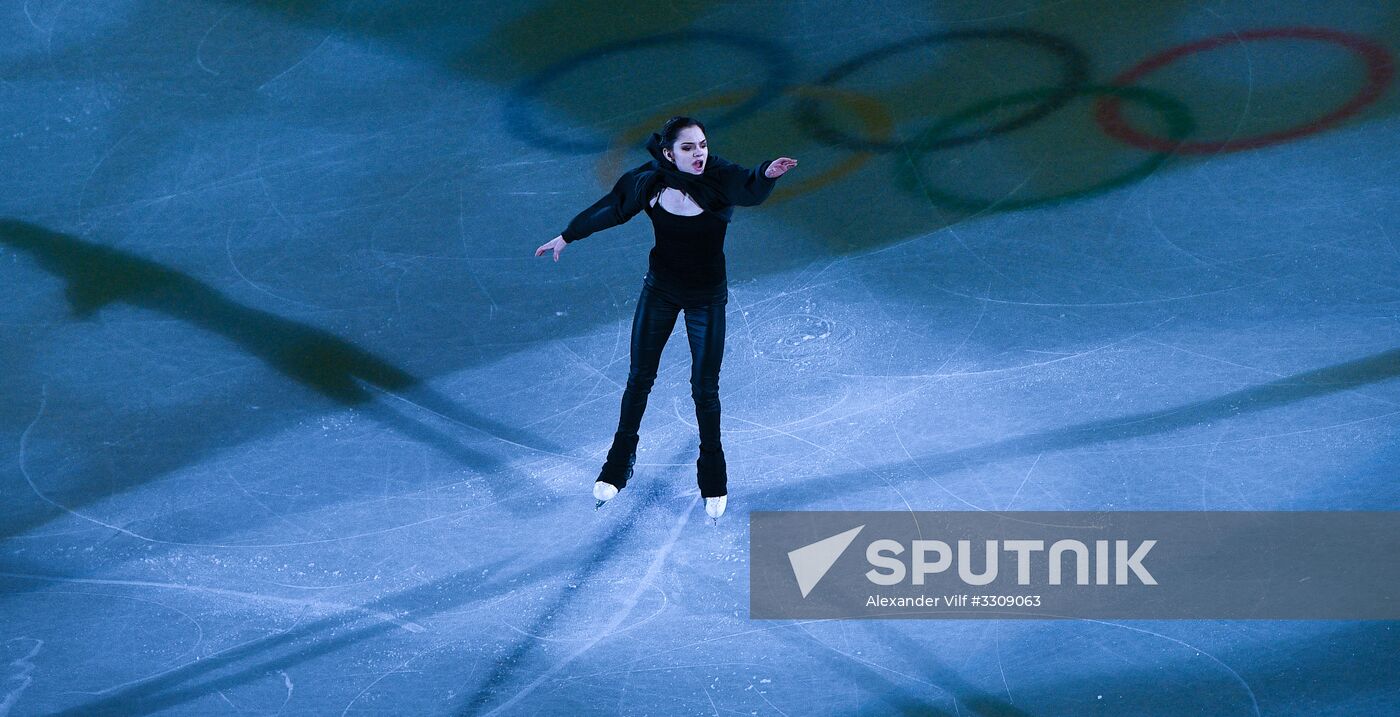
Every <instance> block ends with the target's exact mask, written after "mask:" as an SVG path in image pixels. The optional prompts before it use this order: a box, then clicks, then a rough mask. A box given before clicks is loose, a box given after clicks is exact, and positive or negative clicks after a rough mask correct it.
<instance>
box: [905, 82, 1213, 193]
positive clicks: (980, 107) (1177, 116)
mask: <svg viewBox="0 0 1400 717" xmlns="http://www.w3.org/2000/svg"><path fill="white" fill-rule="evenodd" d="M1058 92H1059V90H1058V89H1051V90H1031V91H1029V92H1018V93H1016V94H1013V95H1008V96H1006V97H998V98H996V99H991V100H987V101H985V102H981V103H979V104H976V105H973V106H972V107H969V108H967V109H966V110H963V111H962V112H959V113H957V114H955V115H953V116H951V117H948V118H947V119H945V120H943V121H941V122H939V123H938V124H936V125H934V126H933V127H930V128H929V129H928V130H927V131H925V132H924V134H923V135H921V136H920V137H918V138H917V139H915V140H914V142H913V143H912V149H913V151H911V152H910V155H909V156H908V157H907V158H906V159H905V160H903V161H900V162H898V164H897V166H896V170H897V171H898V172H899V174H900V178H901V179H902V180H903V185H904V187H905V188H907V189H909V190H910V191H911V192H913V193H915V194H920V193H922V194H923V195H924V196H926V197H928V198H929V200H930V201H932V202H933V203H935V204H939V205H943V206H948V207H954V208H957V209H965V210H967V211H970V212H981V211H986V210H988V209H993V208H995V209H1002V210H1011V209H1025V208H1028V207H1033V206H1036V205H1040V204H1049V203H1052V202H1058V201H1063V200H1066V199H1074V198H1078V197H1085V196H1089V195H1091V194H1097V193H1099V192H1103V191H1107V190H1109V189H1112V188H1114V187H1119V186H1122V185H1124V184H1128V183H1130V182H1133V181H1136V180H1138V179H1142V178H1144V177H1146V176H1147V175H1149V174H1152V173H1153V172H1154V171H1156V170H1157V168H1158V167H1160V166H1162V163H1163V162H1165V161H1167V160H1168V159H1170V158H1171V152H1170V147H1168V148H1167V149H1166V150H1161V151H1158V152H1157V153H1155V154H1153V155H1152V156H1150V157H1148V158H1147V159H1146V160H1144V161H1143V162H1141V163H1139V164H1137V165H1135V166H1134V167H1132V168H1131V169H1129V170H1128V171H1126V172H1123V173H1121V174H1119V175H1117V176H1115V177H1111V178H1109V179H1105V180H1104V181H1102V182H1099V183H1098V184H1095V185H1094V186H1092V187H1088V188H1086V189H1077V190H1074V191H1070V192H1061V193H1059V194H1055V195H1051V196H1047V197H1036V198H1032V199H1007V198H1002V199H976V198H972V197H965V196H962V195H959V194H955V193H953V192H951V191H945V190H942V189H937V188H934V187H932V185H931V184H930V183H929V182H927V181H925V180H924V178H923V177H922V175H920V174H919V169H918V167H917V166H916V165H915V162H916V158H917V157H919V156H921V155H922V152H920V151H919V150H921V149H923V148H925V147H929V146H934V145H936V144H937V143H938V141H939V140H940V139H941V138H942V137H943V135H944V134H945V133H947V132H949V131H951V130H952V129H955V128H956V127H957V126H958V125H959V124H962V123H964V122H967V121H969V120H972V119H975V118H977V117H979V116H981V115H983V114H986V113H988V112H992V111H995V110H997V109H1000V108H1001V107H1004V106H1006V105H1017V104H1028V103H1032V102H1042V101H1044V99H1045V97H1046V96H1047V95H1050V94H1052V93H1058ZM1076 94H1078V95H1107V96H1110V97H1113V98H1115V99H1122V100H1131V101H1134V102H1141V103H1142V104H1144V105H1147V106H1148V107H1150V108H1152V109H1153V110H1155V111H1156V112H1157V113H1158V114H1160V115H1161V116H1162V118H1163V119H1164V120H1165V121H1166V124H1167V133H1168V136H1169V137H1171V138H1172V139H1174V140H1178V141H1179V140H1181V139H1183V138H1185V137H1187V136H1188V135H1190V134H1191V133H1192V132H1193V131H1194V130H1195V127H1196V123H1195V122H1193V121H1192V120H1191V115H1190V113H1189V112H1188V111H1187V110H1186V106H1185V105H1183V104H1182V103H1181V102H1179V101H1177V100H1175V99H1172V98H1171V97H1168V96H1167V95H1164V94H1162V93H1160V92H1153V91H1151V90H1147V89H1143V88H1140V87H1116V86H1108V85H1091V86H1087V87H1080V88H1079V89H1078V90H1076Z"/></svg>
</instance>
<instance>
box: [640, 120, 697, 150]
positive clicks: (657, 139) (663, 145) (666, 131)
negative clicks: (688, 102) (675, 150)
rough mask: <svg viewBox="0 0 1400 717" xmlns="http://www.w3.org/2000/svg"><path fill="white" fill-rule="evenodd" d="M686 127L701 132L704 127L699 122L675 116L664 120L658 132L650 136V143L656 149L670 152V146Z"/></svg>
mask: <svg viewBox="0 0 1400 717" xmlns="http://www.w3.org/2000/svg"><path fill="white" fill-rule="evenodd" d="M686 127H699V128H700V131H701V132H705V125H704V124H703V123H701V122H700V120H698V119H694V118H692V117H686V116H684V115H676V116H675V117H672V118H671V119H668V120H666V124H664V125H661V131H660V132H656V133H654V134H652V136H651V141H652V143H653V144H654V145H655V146H656V149H658V150H662V149H664V150H667V151H670V149H671V146H672V145H674V144H675V143H676V138H677V137H679V136H680V134H681V130H683V129H685V128H686ZM707 134H708V133H707ZM653 154H654V153H653Z"/></svg>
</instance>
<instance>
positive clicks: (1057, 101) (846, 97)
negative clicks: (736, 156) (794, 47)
mask: <svg viewBox="0 0 1400 717" xmlns="http://www.w3.org/2000/svg"><path fill="white" fill-rule="evenodd" d="M1276 39H1288V40H1305V41H1314V42H1322V43H1328V44H1331V45H1335V46H1339V47H1341V48H1343V49H1345V50H1347V51H1349V52H1350V53H1352V54H1353V55H1354V56H1356V57H1357V58H1359V59H1360V60H1361V63H1362V65H1363V67H1364V71H1365V81H1364V83H1363V86H1362V87H1361V89H1360V90H1359V91H1358V92H1357V93H1356V94H1355V95H1354V96H1353V97H1352V98H1351V99H1349V100H1348V101H1346V102H1345V103H1343V104H1342V105H1341V106H1340V107H1337V108H1335V109H1333V110H1331V111H1329V112H1326V113H1325V114H1323V115H1321V116H1320V117H1317V118H1316V119H1313V120H1310V121H1307V122H1304V123H1302V124H1299V125H1297V126H1294V127H1291V128H1288V129H1284V130H1280V131H1275V132H1268V133H1264V134H1259V135H1256V136H1253V137H1244V138H1231V139H1226V140H1218V141H1210V140H1193V139H1191V138H1190V135H1191V134H1193V133H1194V131H1195V129H1196V127H1195V122H1194V121H1193V120H1192V119H1191V116H1190V113H1189V111H1188V109H1187V103H1184V102H1182V101H1180V100H1178V99H1174V98H1172V97H1170V96H1168V95H1165V94H1163V93H1161V92H1160V91H1151V90H1148V89H1145V88H1142V87H1139V86H1137V85H1136V84H1135V83H1137V82H1138V81H1139V80H1141V79H1142V78H1144V77H1146V76H1148V75H1150V74H1151V73H1153V72H1155V71H1158V70H1160V69H1161V68H1163V67H1165V66H1167V65H1169V64H1172V63H1174V62H1176V61H1178V60H1180V59H1182V58H1184V57H1187V56H1189V55H1192V54H1196V53H1201V52H1205V51H1208V50H1212V49H1216V48H1220V47H1224V46H1227V45H1230V44H1232V43H1241V44H1242V43H1246V42H1254V41H1259V40H1276ZM958 41H975V42H983V41H990V42H1006V43H1014V44H1019V45H1024V46H1027V47H1029V48H1032V49H1034V50H1035V51H1037V52H1040V53H1043V54H1045V55H1047V56H1048V57H1051V58H1053V59H1057V60H1058V62H1059V72H1058V76H1057V77H1056V78H1054V79H1053V80H1052V81H1051V84H1050V85H1049V86H1047V87H1044V88H1041V89H1036V90H1030V91H1024V92H1017V93H1015V94H1011V95H1009V96H1004V97H994V98H989V99H986V100H983V101H980V102H977V103H975V104H973V105H972V106H970V107H966V108H961V109H954V111H952V112H951V113H949V114H946V115H944V116H942V117H936V118H930V119H931V121H932V124H931V126H929V127H928V128H927V129H925V130H922V131H921V132H920V133H919V134H918V135H916V137H915V138H914V139H912V140H907V141H905V140H903V139H901V138H899V137H897V136H895V132H894V127H895V117H894V116H893V113H892V112H891V111H890V109H889V108H888V107H886V106H884V105H883V104H881V103H880V102H879V100H878V99H877V98H875V97H873V96H871V95H870V94H867V93H862V92H860V91H858V90H855V89H851V88H846V87H841V86H838V83H840V82H841V81H842V80H849V79H850V78H851V77H852V76H853V75H855V74H856V73H857V72H858V71H860V70H862V69H863V68H867V67H870V66H872V65H874V64H876V63H879V62H882V61H885V60H887V59H888V58H891V57H894V56H896V55H899V54H900V53H905V52H908V51H910V50H913V49H915V48H918V47H922V46H929V45H941V44H945V43H951V42H958ZM693 42H698V43H707V44H712V45H717V46H720V47H721V48H723V49H725V50H734V51H737V52H740V53H747V54H749V55H751V56H753V57H756V58H758V59H759V60H760V61H761V62H762V63H763V68H762V75H763V80H762V82H761V83H760V84H759V85H757V86H755V87H752V88H750V89H748V90H745V91H728V92H723V93H721V94H718V95H714V96H711V97H708V98H706V99H703V100H698V101H696V100H687V102H686V104H685V105H684V109H680V108H677V112H678V113H684V112H688V111H690V110H693V109H695V108H708V107H728V108H729V109H728V110H727V111H724V112H723V113H722V114H720V115H719V116H717V117H714V118H709V119H707V122H706V124H707V125H709V126H710V127H711V128H712V129H713V128H714V127H716V126H720V125H723V124H726V123H729V122H734V121H737V120H739V119H741V118H745V117H750V116H753V115H754V114H755V113H757V112H759V111H760V110H762V109H763V108H764V107H766V106H767V105H768V104H769V103H772V102H774V101H776V100H778V99H779V98H781V97H783V96H785V95H792V96H794V97H796V98H797V102H796V103H795V105H794V107H793V117H794V119H795V120H796V124H798V125H799V126H802V127H805V128H807V129H808V130H809V131H810V133H811V134H812V136H813V137H814V138H815V139H817V140H818V141H821V142H823V143H825V144H828V145H831V146H835V147H838V148H841V149H845V150H848V151H850V152H852V156H851V157H850V158H849V159H847V160H844V161H842V162H839V163H837V164H836V165H834V166H832V167H830V168H829V169H827V170H825V171H823V172H821V173H818V174H816V175H815V176H811V177H806V176H803V177H800V178H794V179H795V180H796V181H788V182H784V184H783V186H782V187H780V188H779V190H778V192H777V193H775V194H774V198H775V199H778V200H782V199H786V198H790V197H792V196H794V195H796V194H798V193H801V192H805V191H810V190H812V189H815V188H818V187H821V186H825V185H827V184H830V183H832V182H833V181H835V180H837V179H839V178H841V177H844V176H847V175H849V174H851V173H853V172H855V171H857V170H859V169H860V168H861V167H863V166H864V165H865V164H866V163H867V162H868V161H869V160H870V158H871V157H872V156H873V155H875V154H879V153H889V152H893V151H896V150H898V151H899V152H901V153H902V154H904V155H905V156H904V157H903V158H901V159H897V160H896V162H895V171H896V172H897V173H898V176H899V177H900V179H902V180H903V181H902V182H901V183H902V184H903V185H904V186H905V187H906V188H908V189H910V190H911V191H914V192H915V193H916V194H918V195H919V196H922V197H925V198H926V199H928V200H929V201H931V202H933V203H935V204H939V205H943V206H947V207H950V208H956V209H960V210H966V211H973V212H981V211H986V210H989V209H1018V208H1025V207H1029V206H1034V205H1039V204H1044V203H1047V202H1055V201H1062V200H1065V199H1069V198H1072V197H1079V196H1085V195H1087V194H1092V193H1096V192H1102V191H1105V190H1107V189H1110V188H1113V187H1117V186H1121V185H1123V184H1125V183H1128V182H1131V181H1134V180H1139V179H1142V178H1144V177H1146V176H1147V175H1149V174H1151V173H1152V172H1153V171H1155V170H1156V169H1158V168H1159V167H1161V166H1162V164H1163V163H1164V162H1165V161H1167V160H1168V159H1169V158H1170V157H1171V156H1173V155H1177V154H1212V153H1218V152H1231V151H1239V150H1244V149H1253V148H1258V147H1263V146H1267V145H1271V144H1276V143H1279V142H1283V141H1286V140H1290V139H1296V138H1299V137H1303V136H1305V135H1308V134H1312V133H1315V132H1319V131H1322V130H1324V129H1328V128H1330V127H1334V126H1336V125H1338V124H1340V123H1341V122H1343V121H1344V120H1346V119H1347V118H1348V117H1352V116H1354V115H1356V114H1357V113H1358V112H1360V111H1361V110H1362V109H1363V108H1365V107H1366V106H1368V105H1370V104H1372V103H1374V102H1375V101H1376V100H1377V99H1379V98H1380V96H1381V95H1382V94H1383V93H1384V92H1385V90H1386V88H1387V87H1388V86H1389V85H1390V83H1391V82H1392V81H1393V79H1394V75H1395V64H1394V58H1393V57H1392V56H1391V54H1390V53H1389V52H1388V51H1387V50H1386V49H1385V47H1383V46H1382V45H1381V44H1379V43H1377V42H1376V41H1374V40H1371V39H1368V38H1365V37H1362V36H1360V35H1356V34H1352V33H1347V32H1342V31H1339V30H1331V29H1327V28H1312V27H1284V28H1269V29H1258V30H1248V31H1242V32H1239V33H1228V34H1222V35H1216V36H1212V37H1208V38H1205V39H1202V40H1197V41H1194V42H1190V43H1186V44H1184V45H1180V46H1178V47H1175V48H1171V49H1168V50H1164V51H1162V52H1159V53H1157V54H1155V55H1152V56H1151V57H1148V58H1147V59H1145V60H1143V61H1141V62H1139V63H1137V64H1136V65H1134V66H1132V67H1130V68H1128V69H1127V70H1125V71H1123V72H1121V73H1119V74H1118V75H1117V76H1115V77H1113V78H1112V79H1111V80H1109V81H1108V82H1106V83H1099V84H1095V83H1093V82H1091V79H1090V62H1089V59H1088V58H1087V56H1086V55H1085V53H1084V52H1083V51H1082V50H1080V49H1079V48H1077V47H1075V46H1074V45H1073V44H1072V43H1070V42H1069V41H1068V40H1065V39H1062V38H1059V37H1056V36H1054V35H1050V34H1047V33H1043V32H1037V31H1033V30H1025V29H1008V28H1002V29H979V30H961V31H953V32H938V33H931V34H926V35H920V36H917V37H913V38H910V39H905V40H900V41H897V42H895V43H892V44H890V45H886V46H883V47H880V48H877V49H874V50H869V51H867V52H864V53H862V54H860V55H858V56H856V57H854V58H852V59H849V60H846V61H844V62H841V63H840V64H838V65H837V66H836V67H834V68H832V69H831V70H829V71H827V72H826V73H824V74H822V75H821V76H820V78H819V79H818V80H816V81H815V82H814V83H812V84H795V83H794V82H793V81H792V77H793V74H794V71H793V64H792V60H791V57H790V55H789V54H788V52H787V51H786V50H785V49H783V48H781V47H780V46H778V45H774V44H772V43H770V42H767V41H766V40H763V39H760V38H754V37H748V36H744V35H728V34H722V33H718V32H713V31H706V30H687V31H685V32H677V33H666V34H661V35H653V36H649V37H644V38H639V39H635V40H628V41H623V42H617V43H612V44H608V45H603V46H600V47H597V48H594V49H591V50H588V51H586V52H584V53H582V54H581V55H578V56H576V57H573V58H570V59H568V60H564V61H560V62H557V63H555V64H553V65H551V66H550V67H548V68H546V69H545V70H544V71H542V72H540V73H539V74H537V75H535V76H534V77H532V78H531V79H529V80H527V81H526V82H524V83H523V84H522V85H521V86H520V88H519V89H518V90H517V91H516V97H515V98H514V100H513V101H512V103H511V104H510V105H509V106H508V107H507V111H508V115H507V118H508V120H509V123H510V125H511V126H512V127H513V128H514V129H516V130H517V131H518V132H519V133H520V134H521V135H522V136H524V137H525V138H526V139H528V140H530V141H532V142H534V143H536V144H540V145H543V146H547V147H551V148H554V149H558V150H562V151H570V152H573V151H579V150H583V151H589V152H602V151H604V150H608V151H607V152H606V154H605V156H604V157H603V158H602V160H601V161H600V163H599V169H600V170H601V171H602V175H601V177H602V178H601V180H600V181H602V183H603V184H604V185H608V184H611V182H612V179H613V177H614V176H615V175H616V173H617V172H618V171H620V166H618V165H619V164H620V162H621V159H622V155H621V152H622V151H624V150H626V149H628V148H629V147H630V146H632V145H633V144H634V143H636V142H638V141H639V140H641V139H643V138H645V137H648V136H649V135H650V132H651V131H654V128H655V126H659V125H660V124H661V122H662V121H663V120H664V119H665V118H666V117H667V116H669V115H670V114H673V113H658V114H657V115H656V116H655V117H652V118H648V120H647V121H646V123H645V124H644V125H643V126H641V127H637V128H632V129H628V130H627V131H626V132H624V133H623V136H622V144H621V145H618V144H609V143H607V142H604V141H593V142H585V141H574V140H568V139H565V138H562V137H559V136H554V135H550V134H548V133H547V132H545V131H544V130H542V129H540V128H539V127H537V126H536V125H535V124H534V122H533V121H532V119H531V116H530V113H529V112H528V110H529V107H530V105H531V104H532V102H531V101H532V100H533V99H535V98H536V97H538V96H539V95H540V94H542V93H543V91H544V89H545V88H546V87H547V86H549V85H550V84H551V83H553V82H556V81H558V79H559V78H560V77H561V76H566V75H567V74H568V73H569V72H571V71H574V70H576V69H577V68H579V67H581V66H583V65H584V64H586V63H589V62H594V61H597V60H599V59H602V58H606V57H610V56H613V55H618V54H622V53H626V52H631V51H634V50H638V49H642V48H650V47H659V46H669V45H676V44H682V43H693ZM1086 95H1088V96H1093V97H1096V98H1097V99H1096V101H1095V103H1094V111H1093V117H1094V120H1095V123H1096V124H1097V126H1098V127H1099V128H1100V129H1101V130H1102V131H1103V132H1104V133H1105V134H1106V135H1107V136H1108V137H1110V138H1112V139H1115V140H1118V141H1120V142H1122V143H1124V144H1125V145H1126V146H1128V147H1132V148H1134V149H1137V150H1143V151H1146V152H1150V153H1152V154H1151V155H1150V156H1148V157H1147V158H1145V159H1144V160H1142V161H1141V162H1139V163H1138V164H1135V165H1133V166H1132V167H1130V168H1129V169H1128V170H1127V171H1125V172H1122V173H1120V174H1117V175H1115V176H1113V177H1109V178H1107V179H1104V180H1102V181H1099V182H1097V183H1095V184H1094V185H1093V186H1091V187H1088V188H1080V189H1076V190H1073V191H1059V192H1056V193H1053V194H1051V195H1049V196H1043V197H1035V198H1023V199H1019V198H1018V199H1012V198H1010V197H1003V198H1001V199H996V200H993V199H985V198H977V197H972V196H967V195H964V194H960V193H957V192H954V191H950V190H946V189H942V188H937V187H931V186H930V185H929V183H928V182H927V181H925V180H926V179H927V178H926V177H924V176H922V175H921V174H920V169H919V166H918V164H917V162H918V157H919V156H922V155H924V154H927V153H930V152H934V151H937V150H943V149H949V148H952V147H957V146H960V145H965V144H968V143H971V142H977V141H983V140H987V139H991V138H994V137H998V136H1001V135H1005V134H1007V133H1009V132H1012V131H1014V130H1017V129H1020V128H1023V127H1025V126H1027V125H1029V124H1031V123H1033V122H1036V121H1038V120H1040V119H1043V118H1045V117H1046V116H1048V115H1050V114H1051V113H1053V112H1056V111H1058V110H1060V109H1062V108H1063V107H1064V106H1065V105H1066V104H1068V103H1069V102H1070V101H1071V100H1073V99H1075V98H1077V97H1083V96H1086ZM1125 101H1126V102H1134V103H1138V104H1141V105H1144V106H1146V107H1147V108H1149V109H1151V110H1153V111H1154V112H1155V113H1156V114H1158V115H1160V116H1161V118H1162V120H1163V127H1164V132H1165V135H1166V136H1153V135H1152V134H1149V133H1148V132H1147V131H1144V130H1143V129H1140V128H1137V127H1134V126H1132V125H1130V124H1129V123H1128V120H1126V119H1125V118H1124V116H1123V113H1122V110H1121V105H1122V103H1123V102H1125ZM827 103H831V104H833V105H838V106H842V107H844V108H845V110H847V111H848V112H849V113H851V114H853V115H855V116H856V118H857V119H858V120H859V122H860V123H861V125H863V130H861V132H862V134H859V135H853V134H850V133H848V132H843V131H842V130H840V129H838V128H836V127H834V126H832V123H831V121H830V120H831V115H830V114H829V113H830V112H831V110H829V109H824V108H823V105H825V104H827ZM1021 106H1024V107H1025V108H1026V109H1025V110H1024V111H1021V112H1019V113H1017V114H1015V115H1013V116H1011V117H1009V118H1007V119H1001V120H1000V121H999V122H997V123H996V124H987V125H982V124H977V123H975V122H974V121H975V120H977V119H979V118H984V117H987V116H989V115H993V114H994V113H998V114H996V115H995V116H997V117H1002V116H1004V115H1001V114H999V113H1000V112H1001V111H1002V110H1005V109H1007V108H1012V109H1014V108H1017V107H1021ZM969 126H971V127H975V129H965V131H961V132H960V130H963V129H964V128H967V127H969ZM721 154H722V153H721Z"/></svg>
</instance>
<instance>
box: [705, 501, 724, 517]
mask: <svg viewBox="0 0 1400 717" xmlns="http://www.w3.org/2000/svg"><path fill="white" fill-rule="evenodd" d="M728 498H729V496H727V495H722V496H720V497H718V498H706V499H705V513H706V514H707V515H709V516H710V518H711V519H713V520H719V517H720V516H721V515H724V504H725V503H727V502H728Z"/></svg>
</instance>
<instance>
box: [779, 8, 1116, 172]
mask: <svg viewBox="0 0 1400 717" xmlns="http://www.w3.org/2000/svg"><path fill="white" fill-rule="evenodd" d="M958 40H994V41H996V40H1002V41H1007V42H1015V43H1020V44H1023V45H1029V46H1031V47H1034V48H1036V49H1038V50H1044V51H1047V52H1048V53H1049V54H1051V55H1054V56H1055V57H1058V58H1059V59H1060V62H1061V64H1062V65H1063V67H1062V69H1061V76H1060V82H1059V84H1058V85H1057V86H1056V88H1057V91H1055V92H1052V93H1049V94H1046V95H1045V96H1044V97H1042V98H1041V101H1040V103H1039V104H1036V105H1035V106H1033V107H1031V108H1030V109H1028V110H1026V111H1025V112H1023V113H1021V114H1020V115H1018V116H1016V117H1012V118H1011V119H1008V120H1003V121H1002V122H999V123H997V124H995V125H992V126H991V127H987V128H985V129H981V130H978V131H976V132H969V133H968V134H963V135H954V136H949V137H943V138H941V139H940V140H939V141H938V142H937V144H934V145H932V146H928V147H926V148H925V149H928V150H935V149H947V148H949V147H956V146H958V145H960V144H967V143H969V142H976V141H978V140H982V139H987V138H988V137H994V136H996V135H998V134H1002V133H1003V132H1009V131H1011V130H1013V129H1016V128H1018V127H1024V126H1026V125H1028V124H1030V123H1032V122H1034V121H1036V120H1038V119H1040V118H1042V117H1044V116H1046V115H1048V114H1050V113H1051V112H1054V111H1055V110H1057V109H1059V108H1061V107H1063V106H1064V105H1065V103H1066V102H1069V100H1070V98H1072V97H1074V95H1075V92H1076V91H1077V89H1078V88H1079V87H1080V86H1081V85H1083V84H1085V83H1086V82H1088V80H1089V58H1088V57H1087V56H1086V55H1085V54H1084V52H1083V51H1082V50H1079V49H1078V48H1076V47H1074V46H1073V45H1071V44H1070V43H1069V42H1068V41H1065V40H1062V39H1060V38H1058V37H1055V36H1054V35H1048V34H1045V33H1043V32H1035V31H1033V30H1013V29H1002V30H959V31H956V32H936V33H932V34H929V35H923V36H920V37H915V38H911V39H908V40H903V41H901V42H897V43H895V44H893V45H886V46H885V47H881V48H879V49H875V50H871V51H869V52H867V53H865V54H863V55H859V56H857V57H855V58H852V59H850V60H847V61H846V62H843V63H841V64H840V65H838V66H836V67H835V68H834V69H832V70H831V71H830V72H827V73H826V74H825V75H823V76H822V78H821V79H819V80H817V82H816V84H817V85H818V86H830V85H833V84H834V83H836V82H837V81H839V80H841V79H842V78H844V77H846V76H847V75H849V74H851V73H853V72H855V71H856V70H858V69H860V68H862V67H865V66H867V65H870V64H873V63H875V62H877V61H879V60H883V59H885V58H887V57H889V56H891V55H895V54H898V53H901V52H905V51H907V50H910V49H913V48H916V47H921V46H924V45H934V44H943V43H946V42H954V41H958ZM797 115H798V124H799V125H800V126H810V127H811V132H812V134H813V136H815V137H816V138H817V139H819V140H821V141H823V142H826V143H828V144H832V145H836V146H839V147H845V148H847V149H853V150H860V151H865V152H890V151H894V150H898V149H901V144H900V143H899V142H896V141H889V140H885V141H881V140H875V139H869V138H863V137H852V136H850V135H848V134H846V133H844V132H841V131H840V130H838V129H835V128H833V127H832V126H831V125H830V124H829V123H828V122H827V121H826V120H825V118H823V117H822V115H821V113H820V112H817V111H816V109H815V104H814V103H812V102H810V101H809V102H803V103H801V104H799V105H798V108H797Z"/></svg>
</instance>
